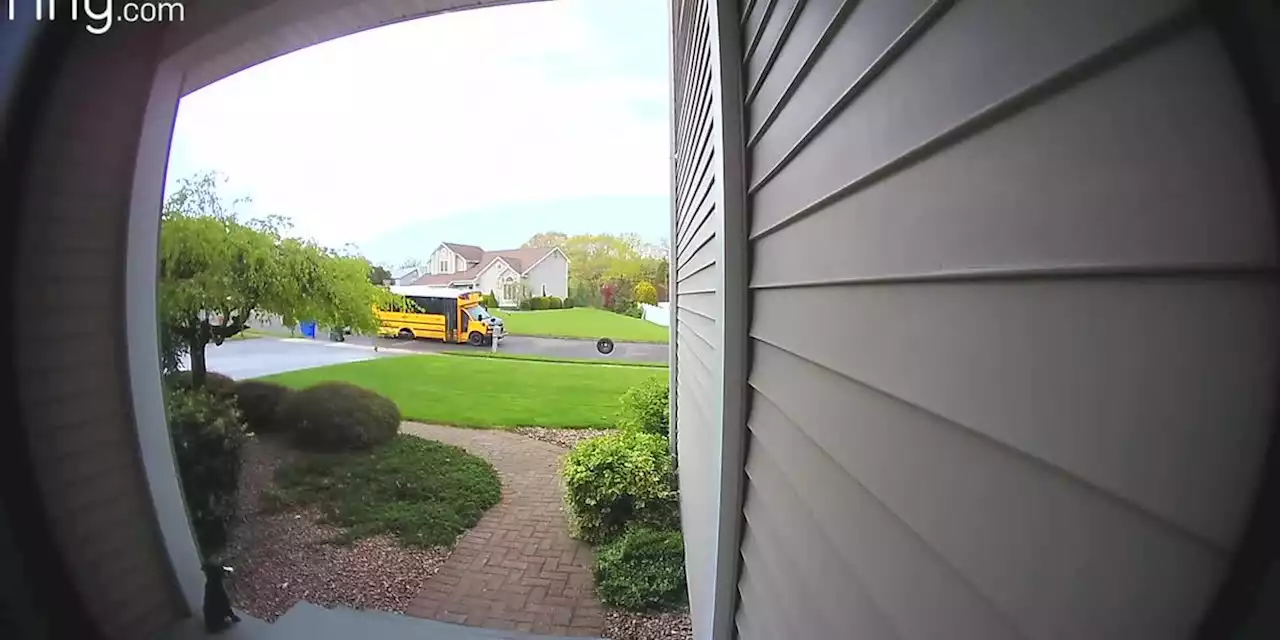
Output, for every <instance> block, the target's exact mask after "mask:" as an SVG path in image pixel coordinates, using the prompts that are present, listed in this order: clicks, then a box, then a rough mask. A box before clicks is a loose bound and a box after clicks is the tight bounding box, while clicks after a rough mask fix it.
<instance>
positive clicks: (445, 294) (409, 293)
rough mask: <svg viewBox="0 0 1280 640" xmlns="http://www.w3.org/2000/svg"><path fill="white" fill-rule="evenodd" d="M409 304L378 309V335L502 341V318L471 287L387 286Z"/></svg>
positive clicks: (481, 342)
mask: <svg viewBox="0 0 1280 640" xmlns="http://www.w3.org/2000/svg"><path fill="white" fill-rule="evenodd" d="M391 293H394V294H397V295H402V296H404V297H405V298H406V299H408V301H409V302H410V303H411V304H410V305H409V309H408V310H405V311H397V310H393V309H378V310H377V313H378V335H380V336H390V337H397V338H403V339H406V340H412V339H415V338H430V339H433V340H442V341H444V342H452V343H459V344H461V343H466V344H469V345H472V346H476V347H480V346H484V345H488V344H492V343H493V341H494V340H495V339H496V340H499V341H500V340H502V338H503V337H505V336H506V328H505V327H504V326H503V323H502V318H498V317H496V316H494V315H493V314H491V313H489V310H488V309H486V308H485V307H484V304H482V303H481V302H480V298H481V293H480V292H479V291H475V290H473V289H451V288H446V287H425V286H403V287H391Z"/></svg>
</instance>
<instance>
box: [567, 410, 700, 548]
mask: <svg viewBox="0 0 1280 640" xmlns="http://www.w3.org/2000/svg"><path fill="white" fill-rule="evenodd" d="M562 474H563V476H564V480H565V502H566V504H567V506H568V511H569V526H570V530H571V533H572V534H573V535H574V536H575V537H577V538H580V539H582V540H585V541H587V542H600V541H602V540H606V539H608V538H610V537H612V536H614V535H616V534H618V533H621V532H622V530H623V529H624V528H626V526H627V525H628V524H629V523H638V524H649V525H653V526H656V527H659V528H674V527H675V526H677V525H678V523H679V519H680V518H679V508H680V505H679V497H678V493H677V489H676V477H675V467H674V465H673V464H672V460H671V454H670V453H669V452H668V450H667V439H666V438H664V437H661V436H656V435H653V434H651V433H641V432H638V431H621V432H617V433H613V434H609V435H606V436H602V437H599V438H592V439H590V440H585V441H583V442H581V443H579V444H578V446H576V447H574V448H573V450H572V451H570V452H569V455H568V456H567V457H566V458H565V463H564V469H563V470H562Z"/></svg>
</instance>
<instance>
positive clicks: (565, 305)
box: [562, 298, 574, 309]
mask: <svg viewBox="0 0 1280 640" xmlns="http://www.w3.org/2000/svg"><path fill="white" fill-rule="evenodd" d="M573 307H574V304H573V298H565V299H564V303H563V307H562V308H564V309H572V308H573Z"/></svg>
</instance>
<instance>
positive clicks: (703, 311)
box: [669, 0, 749, 640]
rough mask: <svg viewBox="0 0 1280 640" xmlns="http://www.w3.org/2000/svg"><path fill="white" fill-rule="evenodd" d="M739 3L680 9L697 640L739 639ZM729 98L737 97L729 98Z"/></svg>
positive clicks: (684, 334) (676, 198)
mask: <svg viewBox="0 0 1280 640" xmlns="http://www.w3.org/2000/svg"><path fill="white" fill-rule="evenodd" d="M737 6H738V5H737V3H736V2H722V1H719V0H675V1H673V2H672V4H671V7H672V10H671V21H672V41H671V63H672V77H673V80H674V82H673V95H672V103H673V113H672V119H673V123H674V127H673V132H672V136H673V140H672V146H673V149H674V151H675V153H674V159H673V166H672V184H673V194H672V207H671V208H672V216H673V225H672V243H671V245H672V250H671V262H672V268H671V272H672V282H671V287H670V289H671V306H672V310H673V311H672V320H671V325H672V343H673V347H672V349H671V353H670V354H669V357H670V363H671V376H672V394H673V395H672V398H671V403H670V405H671V412H672V425H673V427H672V434H671V435H672V439H673V448H674V449H675V451H676V453H677V455H678V457H679V460H680V474H679V476H680V502H681V518H682V526H683V528H684V532H685V548H686V562H685V564H686V568H687V570H688V584H689V599H690V612H691V616H692V619H693V630H694V637H695V638H698V639H699V640H702V639H704V638H727V637H730V635H729V634H731V633H732V624H733V613H734V601H735V599H736V588H735V586H736V582H737V575H738V572H737V566H738V562H737V557H738V542H737V529H738V526H737V525H738V523H739V522H740V521H741V515H740V501H739V498H738V495H739V494H738V491H739V489H740V486H741V477H742V473H741V471H742V468H741V463H742V461H741V446H742V443H743V435H744V434H745V424H744V422H745V421H744V414H743V412H742V406H743V404H742V403H743V402H744V397H743V391H744V390H745V363H744V360H745V357H746V344H745V338H746V316H747V313H746V312H747V309H746V286H745V284H746V283H745V277H746V268H745V265H746V261H747V260H748V258H749V256H748V253H747V250H746V243H745V238H746V218H745V211H744V207H743V203H742V167H741V162H740V161H741V158H742V154H741V150H742V147H743V141H742V139H741V131H740V128H741V109H740V105H739V104H738V103H739V101H740V99H739V98H735V97H732V96H737V95H739V94H740V92H741V87H740V84H739V79H738V74H737V72H736V70H735V69H734V65H736V62H731V63H729V65H728V66H726V65H724V64H723V63H722V62H721V61H722V60H736V58H737V57H738V55H739V54H738V53H737V48H738V45H739V43H738V38H737V36H736V30H737V25H738V21H737ZM725 96H730V97H729V98H726V97H725Z"/></svg>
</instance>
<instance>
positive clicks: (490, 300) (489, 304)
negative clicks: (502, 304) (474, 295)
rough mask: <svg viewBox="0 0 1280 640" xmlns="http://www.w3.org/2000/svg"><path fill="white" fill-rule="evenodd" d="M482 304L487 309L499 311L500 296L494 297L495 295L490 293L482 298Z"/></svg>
mask: <svg viewBox="0 0 1280 640" xmlns="http://www.w3.org/2000/svg"><path fill="white" fill-rule="evenodd" d="M480 304H483V305H484V306H485V308H486V309H497V308H498V296H496V295H494V293H493V292H492V291H490V292H489V293H486V294H484V295H482V296H480Z"/></svg>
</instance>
